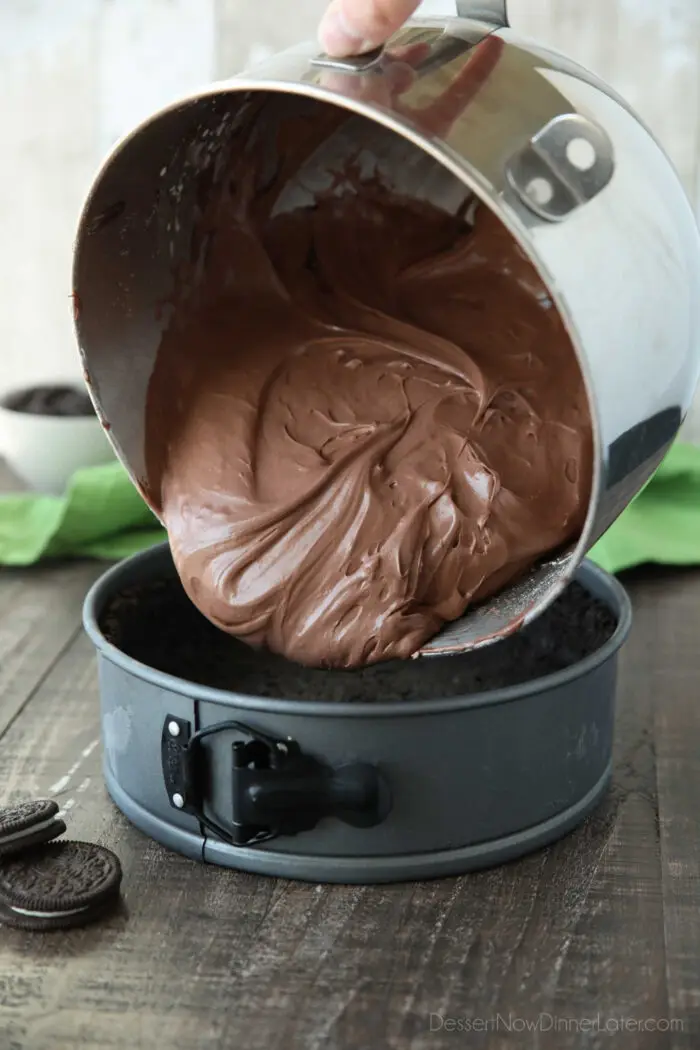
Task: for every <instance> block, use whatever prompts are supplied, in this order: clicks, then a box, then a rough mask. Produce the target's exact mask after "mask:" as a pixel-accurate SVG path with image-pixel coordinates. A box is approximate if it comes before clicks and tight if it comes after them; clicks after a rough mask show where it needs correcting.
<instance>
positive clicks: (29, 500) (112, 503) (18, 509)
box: [0, 460, 165, 565]
mask: <svg viewBox="0 0 700 1050" xmlns="http://www.w3.org/2000/svg"><path fill="white" fill-rule="evenodd" d="M164 539H165V531H164V530H163V529H162V528H161V527H160V525H159V524H158V521H157V520H156V518H155V517H154V515H153V514H152V513H151V511H150V510H149V509H148V507H147V506H146V504H145V503H144V501H143V500H142V499H141V496H140V495H139V493H138V492H137V491H136V489H135V488H134V486H133V485H132V484H131V481H130V480H129V477H128V475H127V473H126V471H125V470H124V468H123V467H122V465H121V463H119V462H118V461H117V460H114V461H113V462H112V463H108V464H107V465H105V466H100V467H88V468H86V469H85V470H78V471H76V473H75V474H74V475H73V478H72V479H71V482H70V485H69V486H68V490H67V491H66V493H65V495H63V496H39V495H36V494H33V493H24V492H22V493H18V494H16V493H12V494H11V495H7V496H0V565H33V564H34V563H35V562H38V561H41V560H42V559H43V558H77V557H88V558H99V559H104V560H106V561H112V560H116V559H119V558H126V557H128V555H130V554H135V553H136V552H137V551H141V550H144V549H145V548H147V547H152V546H153V545H154V544H156V543H160V542H161V541H162V540H164Z"/></svg>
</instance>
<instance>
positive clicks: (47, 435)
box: [0, 384, 114, 495]
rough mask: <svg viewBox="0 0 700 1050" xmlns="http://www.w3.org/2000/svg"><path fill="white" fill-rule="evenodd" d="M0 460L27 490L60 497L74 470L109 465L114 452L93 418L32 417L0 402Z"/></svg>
mask: <svg viewBox="0 0 700 1050" xmlns="http://www.w3.org/2000/svg"><path fill="white" fill-rule="evenodd" d="M42 385H50V384H42ZM61 385H65V384H61ZM8 396H10V395H9V394H5V396H4V398H3V401H4V400H6V398H7V397H8ZM0 458H4V459H5V461H6V462H7V465H8V466H9V467H10V469H11V470H13V471H14V473H15V474H17V476H18V477H19V478H20V479H21V480H22V481H24V482H25V483H26V484H27V485H29V486H30V488H32V489H34V490H35V491H37V492H45V493H50V494H55V495H60V494H61V493H63V492H64V491H65V489H66V486H67V484H68V481H69V480H70V478H71V477H72V476H73V474H74V473H75V471H76V470H79V469H80V468H82V467H94V466H98V465H100V464H102V463H109V462H110V461H111V460H112V459H113V458H114V452H113V450H112V446H111V445H110V443H109V441H108V440H107V436H106V434H105V432H104V430H103V429H102V426H101V424H100V422H99V420H98V418H97V416H44V415H32V414H30V413H28V412H17V411H15V410H14V409H9V408H7V407H5V405H4V404H3V403H2V402H0Z"/></svg>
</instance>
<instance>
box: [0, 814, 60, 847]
mask: <svg viewBox="0 0 700 1050" xmlns="http://www.w3.org/2000/svg"><path fill="white" fill-rule="evenodd" d="M57 813H58V806H57V805H56V803H55V802H52V801H51V800H50V799H36V801H31V802H18V803H17V804H16V805H14V806H7V807H6V808H5V809H0V859H1V858H3V857H11V856H14V855H15V854H17V853H21V852H22V851H23V850H25V849H29V848H30V847H31V846H40V845H42V843H44V842H50V841H51V839H55V838H58V836H59V835H62V834H63V833H64V831H65V830H66V825H65V824H64V823H63V821H62V820H59V819H58V818H57V816H56V814H57Z"/></svg>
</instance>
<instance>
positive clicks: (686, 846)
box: [643, 573, 700, 1048]
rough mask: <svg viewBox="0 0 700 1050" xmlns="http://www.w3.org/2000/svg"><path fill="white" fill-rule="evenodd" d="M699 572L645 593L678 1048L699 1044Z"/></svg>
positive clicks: (668, 963) (667, 943) (667, 941)
mask: <svg viewBox="0 0 700 1050" xmlns="http://www.w3.org/2000/svg"><path fill="white" fill-rule="evenodd" d="M699 580H700V576H699V574H696V573H693V574H687V575H678V576H674V578H673V580H672V581H668V580H664V579H663V578H662V579H657V580H655V581H654V582H653V584H650V585H649V587H648V588H647V589H646V590H645V592H644V595H643V603H644V607H645V612H646V615H647V617H648V621H649V625H650V630H649V635H650V637H651V638H653V639H654V650H655V651H656V652H657V653H663V654H667V659H664V660H663V662H659V663H657V664H656V665H655V666H654V667H653V668H652V669H651V675H650V686H651V689H652V690H653V692H654V696H655V712H656V718H655V732H654V740H655V745H656V763H657V779H658V792H659V826H660V842H661V857H662V890H663V900H664V933H665V953H666V974H667V981H668V991H669V1002H670V1006H671V1012H672V1013H675V1014H677V1015H679V1016H682V1017H684V1018H687V1019H688V1025H687V1026H686V1029H685V1030H684V1031H683V1032H678V1033H674V1038H673V1047H674V1048H675V1047H678V1048H686V1047H688V1048H690V1047H697V1046H698V1045H700V962H699V959H700V582H699Z"/></svg>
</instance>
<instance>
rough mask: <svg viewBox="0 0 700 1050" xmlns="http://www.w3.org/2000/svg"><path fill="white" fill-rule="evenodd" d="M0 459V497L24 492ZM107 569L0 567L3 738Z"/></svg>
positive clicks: (86, 566) (0, 732) (77, 628)
mask: <svg viewBox="0 0 700 1050" xmlns="http://www.w3.org/2000/svg"><path fill="white" fill-rule="evenodd" d="M22 488H23V486H22V484H21V482H20V481H19V480H18V479H17V478H16V476H15V475H14V474H13V473H12V472H11V471H10V470H9V468H8V467H7V466H6V464H5V463H4V462H3V460H1V459H0V493H3V492H13V491H17V490H20V489H22ZM103 569H104V567H103V566H102V567H100V566H99V565H97V564H95V563H91V562H88V563H85V562H74V563H68V564H65V565H61V566H53V567H51V568H46V567H44V566H39V567H36V568H31V569H26V570H17V569H7V568H2V567H0V739H2V735H3V733H4V731H5V730H6V729H7V726H8V725H9V724H10V723H11V722H12V720H13V719H14V718H16V717H17V714H18V713H19V712H20V711H21V709H22V707H23V706H24V705H25V704H26V703H27V702H28V700H29V698H30V697H31V695H32V693H33V691H34V690H35V689H36V688H37V686H38V685H39V683H40V682H41V681H42V680H43V678H44V677H45V676H46V674H47V673H48V671H49V670H50V668H51V667H52V666H53V664H54V663H55V662H56V660H57V659H58V657H59V656H60V655H61V653H63V652H64V650H65V649H66V647H67V646H68V645H69V644H70V642H71V641H72V639H73V638H75V637H76V635H77V634H78V633H79V631H80V624H81V612H82V603H83V599H84V597H85V594H86V592H87V590H88V588H89V586H90V584H91V583H92V582H93V581H94V580H95V579H96V578H97V576H98V575H99V573H100V572H101V571H103Z"/></svg>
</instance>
